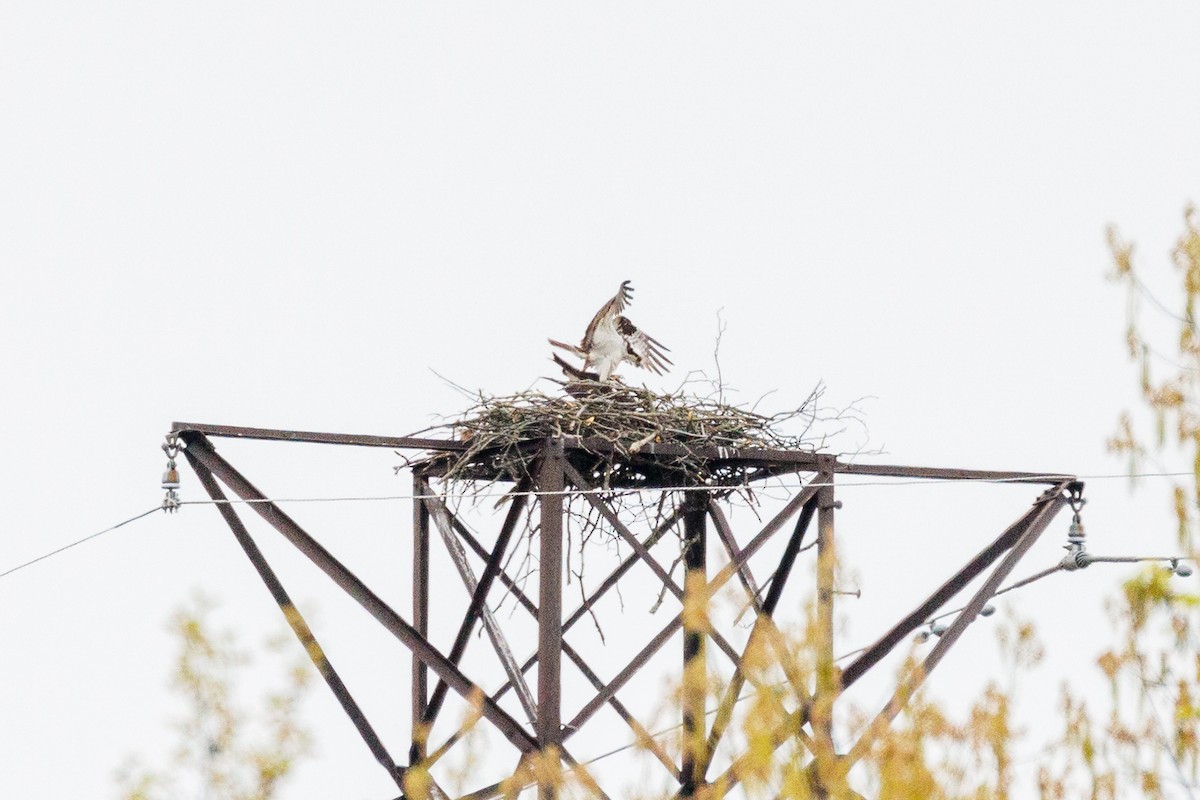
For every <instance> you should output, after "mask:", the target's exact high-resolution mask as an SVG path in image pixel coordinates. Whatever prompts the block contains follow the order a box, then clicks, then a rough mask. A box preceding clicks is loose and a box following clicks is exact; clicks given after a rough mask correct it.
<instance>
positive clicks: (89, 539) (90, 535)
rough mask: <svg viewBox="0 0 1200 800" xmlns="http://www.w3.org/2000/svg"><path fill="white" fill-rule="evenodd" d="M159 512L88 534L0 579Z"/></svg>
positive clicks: (5, 573)
mask: <svg viewBox="0 0 1200 800" xmlns="http://www.w3.org/2000/svg"><path fill="white" fill-rule="evenodd" d="M161 510H162V506H155V507H154V508H152V509H150V510H149V511H143V512H142V513H141V514H138V515H137V516H136V517H130V518H129V519H127V520H125V521H124V522H118V523H117V524H116V525H113V526H111V527H108V528H105V529H104V530H102V531H96V532H95V533H92V534H89V535H87V536H85V537H83V538H82V539H79V540H77V541H74V542H71V543H70V544H66V545H63V546H62V547H60V548H58V549H57V550H51V551H50V552H49V553H46V554H45V555H40V556H38V557H37V558H35V559H32V560H31V561H26V562H25V563H24V564H18V565H17V566H15V567H13V568H12V569H8V570H5V571H4V572H0V578H4V577H7V576H9V575H12V574H13V573H14V572H17V571H18V570H22V569H25V568H26V567H28V566H31V565H33V564H36V563H38V562H39V561H45V560H46V559H47V558H50V557H51V556H56V555H58V554H59V553H62V552H64V551H66V550H70V549H71V548H72V547H76V546H78V545H81V544H83V543H84V542H87V541H91V540H92V539H95V538H96V537H97V536H103V535H104V534H106V533H109V532H110V531H115V530H116V529H117V528H120V527H123V526H125V525H128V524H129V523H131V522H137V521H138V520H139V519H141V518H142V517H148V516H150V515H151V514H153V513H154V512H155V511H161Z"/></svg>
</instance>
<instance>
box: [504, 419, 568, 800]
mask: <svg viewBox="0 0 1200 800" xmlns="http://www.w3.org/2000/svg"><path fill="white" fill-rule="evenodd" d="M562 453H563V451H562V444H561V443H560V442H553V441H548V442H547V443H546V445H545V447H544V448H543V451H542V460H541V464H540V468H539V469H538V475H537V486H536V488H537V490H538V492H539V493H540V494H539V495H538V505H539V507H540V510H541V518H540V531H539V534H538V536H539V550H538V696H537V703H538V708H537V712H538V713H537V742H538V747H539V748H541V749H542V751H543V752H557V753H559V755H560V756H561V753H562V742H563V729H562V662H561V659H560V655H561V653H562V646H563V628H562V588H563V587H562V562H563V497H562V494H561V492H562V490H563V467H564V466H565V465H566V461H565V460H564V459H563V455H562ZM519 675H520V673H518V676H519ZM511 680H512V682H513V683H516V679H515V678H513V679H511ZM558 790H559V787H557V786H554V785H553V784H551V783H546V782H539V784H538V796H539V797H540V798H541V800H554V798H555V797H557V796H558Z"/></svg>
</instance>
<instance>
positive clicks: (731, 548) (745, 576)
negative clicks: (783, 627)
mask: <svg viewBox="0 0 1200 800" xmlns="http://www.w3.org/2000/svg"><path fill="white" fill-rule="evenodd" d="M708 516H709V518H710V519H712V521H713V527H715V528H716V530H717V538H718V539H720V540H721V544H723V545H724V546H725V552H726V553H728V554H729V558H730V560H732V559H735V558H737V557H738V553H740V552H741V549H740V548H739V547H738V544H737V540H736V539H735V538H734V536H733V529H732V528H730V527H729V520H728V519H727V518H726V517H725V512H724V511H722V510H721V507H720V506H719V505H717V503H716V501H715V500H709V501H708ZM737 575H738V580H740V581H741V582H742V588H744V589H745V590H746V596H747V597H749V598H750V605H751V606H753V607H754V613H756V614H758V613H761V612H762V597H761V595H762V590H761V589H760V588H759V587H758V583H757V581H755V580H754V573H753V572H751V571H750V565H749V564H743V565H742V568H741V569H739V570H738V571H737ZM743 611H744V609H743ZM740 619H741V614H738V618H737V619H736V620H734V622H737V621H739V620H740Z"/></svg>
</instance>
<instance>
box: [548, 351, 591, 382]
mask: <svg viewBox="0 0 1200 800" xmlns="http://www.w3.org/2000/svg"><path fill="white" fill-rule="evenodd" d="M552 357H553V358H554V363H555V364H558V366H559V368H561V369H562V371H563V374H564V375H566V376H567V377H568V378H574V379H575V380H577V381H598V380H600V376H599V375H598V374H596V373H595V372H587V371H585V370H582V369H580V368H579V367H576V366H573V365H571V364H568V363H567V362H566V361H563V359H562V357H561V356H559V354H558V353H554V354H553V356H552Z"/></svg>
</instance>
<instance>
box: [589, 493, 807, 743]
mask: <svg viewBox="0 0 1200 800" xmlns="http://www.w3.org/2000/svg"><path fill="white" fill-rule="evenodd" d="M568 477H570V473H568ZM816 494H817V488H816V487H812V486H809V487H805V489H804V490H803V491H801V492H800V493H799V494H798V495H797V496H796V497H795V498H793V499H792V500H791V501H789V502H788V503H787V505H785V506H784V508H783V510H781V511H780V512H779V513H778V514H776V515H775V516H774V517H773V518H772V519H771V521H770V522H768V523H767V524H766V525H765V526H764V527H763V529H762V530H761V531H760V532H759V533H758V535H756V536H755V537H754V538H753V539H751V540H750V542H749V543H747V545H746V546H745V547H743V548H742V551H741V552H740V553H739V554H738V557H737V558H736V559H734V560H732V561H730V562H729V563H728V564H726V565H725V566H724V567H722V568H721V570H720V571H719V572H717V574H716V575H715V576H713V579H712V580H711V581H710V582H709V585H708V588H709V592H710V593H713V594H715V593H716V592H717V591H719V590H720V589H721V587H722V586H724V585H725V584H726V583H727V582H728V581H729V580H730V579H731V578H732V577H733V576H734V575H735V574H736V573H737V571H738V570H739V569H741V567H742V565H743V564H745V563H746V562H747V561H749V560H750V559H751V558H752V557H753V556H754V554H755V553H757V552H758V551H759V550H760V549H761V548H762V546H763V545H764V544H766V543H767V541H769V540H770V538H771V537H772V536H773V535H774V534H775V533H776V532H777V531H778V530H779V529H780V527H782V526H783V524H784V523H785V522H787V520H788V518H789V517H790V516H791V515H792V514H794V513H795V512H796V510H797V509H798V508H801V507H802V506H803V505H805V504H806V503H808V502H809V501H810V500H812V499H813V498H814V497H816ZM682 623H683V620H682V615H677V616H676V617H675V619H673V620H672V621H671V622H669V623H668V624H667V627H665V628H663V630H662V631H660V632H659V634H658V635H657V636H656V637H655V638H654V639H652V640H651V642H650V644H648V645H647V646H646V647H645V648H643V649H642V651H641V652H640V653H638V655H637V656H635V657H634V660H633V662H631V663H630V664H629V665H627V666H626V667H625V669H624V670H622V672H621V674H620V675H618V677H617V678H615V679H614V680H612V681H610V682H609V684H608V689H607V690H606V691H605V692H603V693H601V695H598V696H596V697H594V698H592V700H591V701H590V702H589V703H588V704H587V705H586V706H584V708H583V710H581V711H580V712H579V713H578V714H576V716H575V719H574V720H572V721H571V723H570V724H568V725H567V728H568V734H569V733H573V732H574V730H577V729H578V727H579V726H580V725H582V724H583V722H584V721H585V720H586V719H587V717H590V716H591V714H592V713H594V712H595V711H596V709H598V708H599V707H600V706H601V705H603V700H604V698H605V697H608V696H612V695H615V694H616V692H617V690H618V689H620V685H623V684H624V683H625V682H626V681H628V680H629V678H631V677H633V674H634V673H636V672H637V670H638V669H640V668H641V667H642V666H643V665H644V663H645V661H647V660H649V658H650V657H651V656H653V655H654V653H655V652H657V651H658V648H660V647H661V646H662V644H663V643H664V642H666V640H667V639H668V638H670V635H671V634H673V633H674V632H675V631H676V630H678V629H679V628H680V627H681V625H682ZM740 659H741V656H740V654H739V655H736V656H735V657H734V662H735V663H737V662H738V661H740ZM618 684H620V685H618ZM585 711H586V712H588V713H587V714H586V715H585V713H584V712H585Z"/></svg>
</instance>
